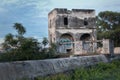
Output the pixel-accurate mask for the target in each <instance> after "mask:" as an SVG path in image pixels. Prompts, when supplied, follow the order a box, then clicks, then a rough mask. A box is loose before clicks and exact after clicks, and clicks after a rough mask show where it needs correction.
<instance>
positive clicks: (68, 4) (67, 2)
mask: <svg viewBox="0 0 120 80" xmlns="http://www.w3.org/2000/svg"><path fill="white" fill-rule="evenodd" d="M54 8H68V9H72V8H74V9H75V8H76V9H95V10H96V15H97V14H98V13H99V12H101V11H106V10H107V11H117V12H120V0H0V43H2V42H3V40H4V37H5V35H6V34H8V33H12V34H16V30H14V29H13V25H14V23H16V22H17V23H21V24H22V25H23V26H24V27H25V28H26V34H25V36H26V37H34V38H35V39H38V40H39V41H41V40H42V38H43V37H48V13H49V12H50V11H51V10H52V9H54Z"/></svg>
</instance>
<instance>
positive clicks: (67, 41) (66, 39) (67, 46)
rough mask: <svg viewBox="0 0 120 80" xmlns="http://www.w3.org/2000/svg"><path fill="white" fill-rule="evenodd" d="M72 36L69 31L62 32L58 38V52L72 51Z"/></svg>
mask: <svg viewBox="0 0 120 80" xmlns="http://www.w3.org/2000/svg"><path fill="white" fill-rule="evenodd" d="M73 41H74V39H73V37H72V35H71V34H69V33H65V34H62V35H61V37H60V40H59V43H60V52H61V53H71V52H73Z"/></svg>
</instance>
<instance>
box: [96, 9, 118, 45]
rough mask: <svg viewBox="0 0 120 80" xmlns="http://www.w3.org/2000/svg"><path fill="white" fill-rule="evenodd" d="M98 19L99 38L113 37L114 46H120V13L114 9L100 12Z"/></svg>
mask: <svg viewBox="0 0 120 80" xmlns="http://www.w3.org/2000/svg"><path fill="white" fill-rule="evenodd" d="M97 19H98V20H97V25H98V27H97V31H98V33H97V35H98V39H102V38H108V39H112V40H113V41H114V46H120V13H119V12H112V11H104V12H100V13H99V14H98V17H97Z"/></svg>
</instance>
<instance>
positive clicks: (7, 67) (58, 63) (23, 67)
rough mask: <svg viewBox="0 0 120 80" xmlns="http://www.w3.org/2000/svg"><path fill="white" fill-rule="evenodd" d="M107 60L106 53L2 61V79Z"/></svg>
mask: <svg viewBox="0 0 120 80" xmlns="http://www.w3.org/2000/svg"><path fill="white" fill-rule="evenodd" d="M98 62H107V59H106V57H105V56H104V55H94V56H81V57H71V58H60V59H46V60H33V61H17V62H9V63H8V62H6V63H0V80H19V79H21V78H23V77H24V78H25V77H27V78H33V77H36V76H46V75H49V74H55V73H59V72H64V71H68V70H71V69H75V68H77V67H82V66H83V67H84V66H89V65H94V64H96V63H98Z"/></svg>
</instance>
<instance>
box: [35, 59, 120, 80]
mask: <svg viewBox="0 0 120 80" xmlns="http://www.w3.org/2000/svg"><path fill="white" fill-rule="evenodd" d="M119 74H120V60H115V61H113V62H111V63H99V64H97V65H95V66H90V67H87V68H78V69H75V70H73V71H70V72H66V73H59V74H56V75H52V76H47V77H37V78H36V79H35V80H120V76H119Z"/></svg>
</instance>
